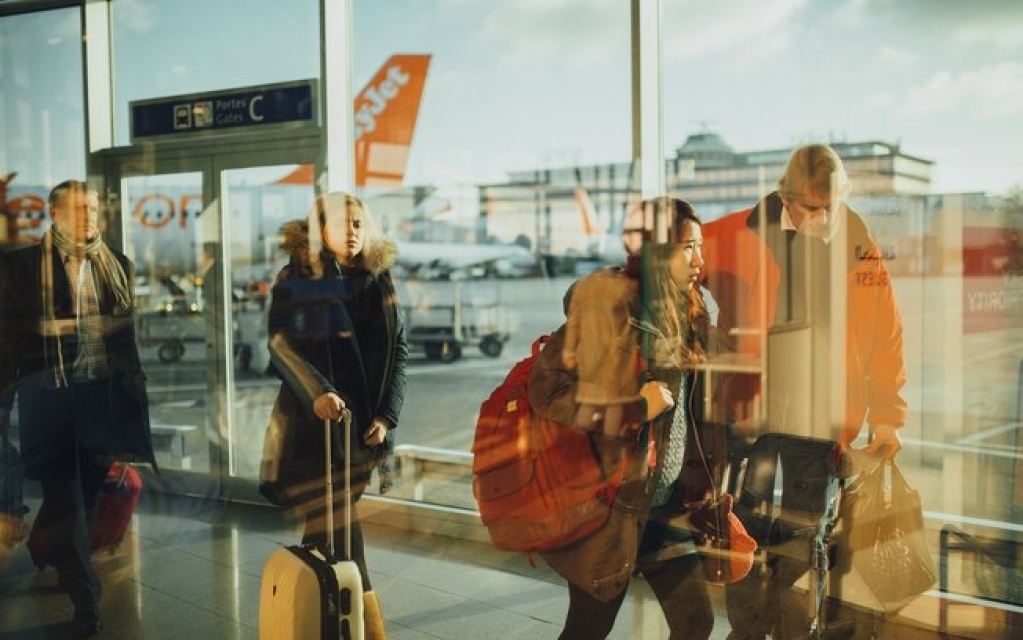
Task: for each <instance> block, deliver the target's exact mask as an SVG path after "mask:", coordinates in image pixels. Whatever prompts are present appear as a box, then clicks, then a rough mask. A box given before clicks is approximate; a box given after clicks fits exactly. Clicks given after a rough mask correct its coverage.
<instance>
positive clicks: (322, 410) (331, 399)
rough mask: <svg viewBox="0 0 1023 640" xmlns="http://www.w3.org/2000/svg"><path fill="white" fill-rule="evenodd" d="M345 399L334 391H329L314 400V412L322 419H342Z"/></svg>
mask: <svg viewBox="0 0 1023 640" xmlns="http://www.w3.org/2000/svg"><path fill="white" fill-rule="evenodd" d="M344 409H345V401H344V400H342V399H341V396H339V395H337V394H336V393H334V392H333V391H328V392H327V393H325V394H323V395H322V396H320V397H319V398H317V399H316V400H314V401H313V413H314V414H316V417H317V418H319V419H320V420H340V419H341V413H342V412H343V411H344Z"/></svg>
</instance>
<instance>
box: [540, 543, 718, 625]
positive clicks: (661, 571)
mask: <svg viewBox="0 0 1023 640" xmlns="http://www.w3.org/2000/svg"><path fill="white" fill-rule="evenodd" d="M641 571H642V573H643V576H644V577H645V578H646V580H647V582H648V583H649V584H650V588H651V589H652V590H653V592H654V595H655V596H657V601H658V602H659V603H660V604H661V611H663V612H664V617H665V618H666V619H667V621H668V629H669V630H670V634H671V635H670V636H669V638H670V640H683V639H690V638H693V639H700V638H708V637H710V632H711V630H712V629H713V628H714V610H713V608H712V606H711V603H710V595H709V594H708V593H707V583H706V581H705V580H704V576H703V567H702V565H701V562H700V557H699V555H697V554H689V555H685V556H682V557H679V558H673V559H671V560H666V561H664V562H659V563H657V564H655V565H652V566H650V567H647V568H644V569H642V570H641ZM627 591H628V589H625V590H623V591H622V593H621V595H619V596H618V597H617V598H615V599H614V600H611V601H610V602H601V601H600V600H597V599H595V598H593V597H592V596H590V595H589V594H587V593H586V592H585V591H583V590H582V589H579V588H577V587H575V586H573V585H572V584H571V583H570V584H569V585H568V595H569V603H568V615H567V616H566V618H565V628H564V629H563V630H562V632H561V635H560V636H558V638H559V640H600V639H601V638H606V637H607V636H608V634H610V633H611V629H612V628H613V627H614V624H615V618H616V617H617V616H618V611H619V609H621V607H622V602H624V601H625V594H626V593H627Z"/></svg>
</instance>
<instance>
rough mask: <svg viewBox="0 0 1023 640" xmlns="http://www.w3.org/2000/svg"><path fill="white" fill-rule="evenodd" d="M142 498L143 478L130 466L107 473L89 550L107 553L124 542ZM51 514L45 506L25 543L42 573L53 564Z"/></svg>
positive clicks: (115, 466) (112, 468) (118, 465)
mask: <svg viewBox="0 0 1023 640" xmlns="http://www.w3.org/2000/svg"><path fill="white" fill-rule="evenodd" d="M141 496H142V478H141V477H140V476H139V472H138V471H136V470H135V468H134V467H132V466H131V465H129V464H125V463H123V462H115V463H114V464H112V465H111V466H110V469H109V470H108V471H107V475H106V478H104V480H103V486H102V487H100V490H99V496H98V497H97V498H96V506H95V507H94V508H93V509H94V511H93V515H92V530H91V531H90V532H89V547H90V548H91V549H92V550H93V551H99V550H101V549H108V548H110V547H113V546H115V545H117V544H118V543H119V542H121V540H122V539H124V534H125V532H127V530H128V524H129V523H130V522H131V516H132V514H133V513H134V512H135V507H136V506H137V505H138V503H139V498H140V497H141ZM49 520H50V516H49V510H48V509H47V508H46V503H45V502H44V503H43V504H42V506H41V507H40V508H39V512H38V513H37V514H36V517H35V521H34V522H33V523H32V531H31V533H30V534H29V536H28V540H27V541H26V542H25V546H26V547H28V552H29V553H30V554H31V556H32V562H34V563H35V565H36V566H37V567H39V568H40V569H43V568H45V567H46V565H48V564H50V562H49V555H50V543H49V540H47V538H46V529H47V524H48V522H49Z"/></svg>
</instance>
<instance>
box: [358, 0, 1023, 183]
mask: <svg viewBox="0 0 1023 640" xmlns="http://www.w3.org/2000/svg"><path fill="white" fill-rule="evenodd" d="M628 4H629V3H628V2H625V1H622V0H510V1H504V0H494V1H492V2H481V1H474V0H446V1H444V0H442V1H440V2H423V1H422V0H406V1H397V0H394V1H386V0H385V1H384V2H380V1H378V0H376V1H374V0H357V1H356V3H355V7H356V9H355V10H356V27H357V29H356V36H355V38H356V61H357V62H360V63H361V62H363V60H365V62H366V64H369V60H368V59H366V58H369V59H379V58H381V57H383V56H384V55H385V53H386V49H387V48H388V47H390V48H405V49H409V48H411V49H415V50H417V51H420V50H421V51H427V52H430V53H433V54H434V56H435V60H434V67H435V68H434V70H433V71H432V73H433V74H434V75H433V77H431V79H430V81H429V84H428V87H427V96H426V98H425V99H424V105H423V112H422V119H421V128H420V130H419V131H418V132H417V145H419V146H418V148H417V149H416V151H415V152H414V158H413V167H412V168H413V169H414V170H415V172H416V173H417V174H421V175H423V176H426V177H429V178H431V179H438V180H440V179H443V176H445V175H450V176H452V178H453V179H457V177H458V176H459V174H460V172H464V173H465V174H468V175H471V174H472V173H473V171H477V172H479V171H489V170H490V169H492V168H494V169H499V168H500V167H506V168H531V167H535V166H537V165H538V164H541V165H542V164H550V163H554V164H559V163H560V164H573V163H575V162H580V163H596V162H615V161H623V160H627V159H628V158H629V157H630V154H631V129H630V121H629V118H630V115H629V114H630V104H631V103H630V94H629V91H630V80H629V39H628V38H629V7H628ZM661 5H662V12H663V21H662V25H663V27H662V43H663V56H664V66H663V71H662V83H663V93H664V113H663V130H664V143H663V144H664V148H665V152H666V153H667V154H671V153H673V152H674V150H675V149H676V148H677V147H679V146H681V144H682V143H683V142H684V141H685V139H686V136H688V135H689V134H691V133H694V132H697V131H702V130H712V131H716V132H717V133H720V134H721V135H722V136H723V137H724V139H725V141H726V142H727V143H728V144H730V145H731V146H732V148H733V149H735V150H737V151H752V150H760V149H774V148H788V147H791V146H792V145H794V144H799V143H803V142H809V141H849V142H853V141H860V140H882V141H886V142H894V143H899V144H901V148H902V150H903V152H904V153H906V154H909V155H912V156H917V157H921V158H925V159H929V160H933V161H934V162H935V166H934V171H933V187H934V190H935V191H936V192H955V191H988V192H994V193H1000V192H1004V191H1005V190H1007V189H1009V188H1011V187H1012V186H1013V185H1017V184H1021V183H1023V161H1021V160H1020V159H1019V154H1018V151H1017V150H1018V149H1019V148H1020V146H1021V144H1023V2H1019V1H1018V0H975V1H971V2H959V1H956V0H852V1H844V2H843V1H830V0H829V1H827V2H825V1H823V0H816V1H812V0H772V1H771V2H762V1H761V0H721V1H718V2H708V1H704V0H662V3H661ZM456 32H458V33H461V34H463V35H462V37H451V35H450V34H452V33H456ZM363 34H364V35H363ZM357 69H358V70H359V71H362V72H363V73H365V70H364V69H363V65H361V64H360V65H357ZM441 158H444V160H443V161H441V160H440V159H441Z"/></svg>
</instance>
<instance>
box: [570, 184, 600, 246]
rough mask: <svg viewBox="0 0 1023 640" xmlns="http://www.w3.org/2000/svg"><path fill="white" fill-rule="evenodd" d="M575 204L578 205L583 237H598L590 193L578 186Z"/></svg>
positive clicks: (595, 209)
mask: <svg viewBox="0 0 1023 640" xmlns="http://www.w3.org/2000/svg"><path fill="white" fill-rule="evenodd" d="M575 202H576V204H577V205H579V215H580V217H581V218H582V225H583V235H584V236H586V237H587V238H596V237H598V236H600V235H601V231H600V227H598V226H597V208H596V207H595V206H594V205H593V199H592V198H590V193H589V192H588V191H587V190H586V188H585V187H582V186H578V187H576V188H575Z"/></svg>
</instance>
